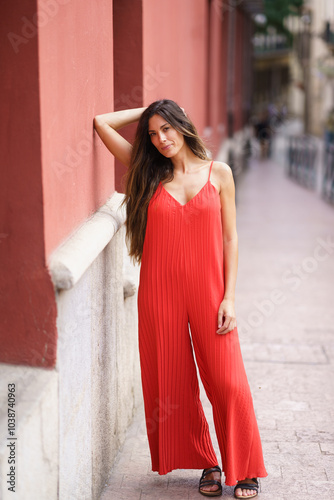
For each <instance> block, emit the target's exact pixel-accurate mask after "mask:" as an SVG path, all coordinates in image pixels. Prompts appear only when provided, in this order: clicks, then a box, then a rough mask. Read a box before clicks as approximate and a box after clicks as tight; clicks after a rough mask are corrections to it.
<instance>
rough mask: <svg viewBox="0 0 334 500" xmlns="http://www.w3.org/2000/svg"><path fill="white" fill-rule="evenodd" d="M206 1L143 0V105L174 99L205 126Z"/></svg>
mask: <svg viewBox="0 0 334 500" xmlns="http://www.w3.org/2000/svg"><path fill="white" fill-rule="evenodd" d="M206 40H207V1H206V0H197V1H196V2H195V1H194V0H183V1H182V2H180V1H179V0H169V1H168V2H157V1H156V0H143V64H144V68H143V79H144V80H143V87H144V104H146V105H147V104H149V103H151V102H153V101H155V100H156V99H163V98H168V99H173V100H175V101H176V102H177V103H178V104H179V105H180V106H182V107H184V108H185V110H186V111H187V113H188V114H189V116H190V117H191V119H192V120H193V121H194V123H195V125H196V126H197V128H198V131H199V132H200V133H202V132H203V129H204V127H205V125H206V123H205V122H206V118H205V116H206V78H207V70H208V62H207V50H206V48H207V46H206Z"/></svg>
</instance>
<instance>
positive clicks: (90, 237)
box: [49, 192, 126, 290]
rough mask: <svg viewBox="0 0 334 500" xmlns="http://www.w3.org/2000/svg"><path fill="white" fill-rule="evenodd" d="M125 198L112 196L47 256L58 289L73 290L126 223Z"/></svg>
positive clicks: (121, 195)
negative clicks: (123, 202)
mask: <svg viewBox="0 0 334 500" xmlns="http://www.w3.org/2000/svg"><path fill="white" fill-rule="evenodd" d="M124 196H125V195H124V194H122V193H118V192H115V193H114V194H113V195H112V196H111V198H110V199H109V200H108V201H107V203H106V204H105V205H103V206H102V207H101V208H100V209H99V210H98V211H97V212H95V214H94V215H92V217H91V218H90V219H88V220H87V221H86V222H84V223H83V225H82V226H80V227H79V228H78V229H77V230H76V232H75V233H74V234H73V235H72V236H70V237H69V238H68V239H67V240H66V241H65V242H64V243H63V244H62V245H60V246H59V247H58V248H57V249H56V250H55V251H54V252H53V254H52V255H51V256H50V261H49V269H50V273H51V277H52V281H53V284H54V286H55V287H56V288H57V289H62V290H69V289H70V288H72V287H73V286H74V285H75V284H76V283H77V282H78V281H79V279H80V278H81V276H82V275H83V274H84V272H85V271H86V270H87V269H88V267H89V266H90V265H91V264H92V262H94V260H95V259H96V258H97V256H98V255H99V254H100V253H101V252H102V250H103V249H104V248H105V247H106V245H107V244H108V243H109V242H110V240H111V239H112V237H113V236H114V234H115V233H116V232H117V231H118V229H119V228H120V227H121V226H122V224H123V223H124V222H125V217H126V214H125V207H124V206H122V207H121V206H120V205H121V203H122V201H123V199H124Z"/></svg>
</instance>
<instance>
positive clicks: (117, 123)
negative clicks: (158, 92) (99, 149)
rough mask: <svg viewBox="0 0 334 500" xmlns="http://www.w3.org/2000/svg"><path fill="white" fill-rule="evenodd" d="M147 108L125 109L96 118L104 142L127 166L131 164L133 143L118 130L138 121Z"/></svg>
mask: <svg viewBox="0 0 334 500" xmlns="http://www.w3.org/2000/svg"><path fill="white" fill-rule="evenodd" d="M145 109H146V107H144V108H135V109H125V110H123V111H114V112H112V113H105V114H104V115H96V116H95V118H94V127H95V129H96V131H97V133H98V134H99V136H100V138H101V140H102V142H103V143H104V144H105V146H106V147H107V148H108V149H109V151H110V152H111V153H112V154H113V155H114V156H115V157H116V158H117V159H118V160H120V161H121V162H122V163H123V164H124V165H126V166H127V167H129V165H130V159H131V151H132V145H131V144H130V143H129V142H128V141H127V140H126V139H124V137H122V136H121V134H119V133H118V132H117V130H118V129H120V128H122V127H125V126H126V125H129V124H130V123H134V122H136V121H138V120H139V118H140V117H141V115H142V113H143V112H144V111H145Z"/></svg>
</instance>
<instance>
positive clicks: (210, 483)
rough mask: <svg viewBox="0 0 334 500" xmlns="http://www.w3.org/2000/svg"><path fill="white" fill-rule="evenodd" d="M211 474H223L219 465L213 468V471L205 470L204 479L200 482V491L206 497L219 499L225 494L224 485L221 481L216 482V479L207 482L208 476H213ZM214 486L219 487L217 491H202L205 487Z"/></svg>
mask: <svg viewBox="0 0 334 500" xmlns="http://www.w3.org/2000/svg"><path fill="white" fill-rule="evenodd" d="M211 472H219V473H220V474H221V473H222V471H221V468H220V467H219V466H218V465H216V466H215V467H211V469H204V470H203V472H202V477H201V479H200V481H199V487H198V491H199V492H200V493H201V494H202V495H204V496H206V497H219V496H220V495H221V494H222V492H223V488H222V483H221V482H220V481H216V480H215V479H207V480H205V478H206V476H207V475H209V474H211ZM214 485H217V486H218V489H217V490H215V491H202V490H201V488H203V486H214Z"/></svg>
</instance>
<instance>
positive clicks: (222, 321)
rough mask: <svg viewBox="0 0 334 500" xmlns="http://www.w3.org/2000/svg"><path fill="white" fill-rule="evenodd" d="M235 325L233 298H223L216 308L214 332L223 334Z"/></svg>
mask: <svg viewBox="0 0 334 500" xmlns="http://www.w3.org/2000/svg"><path fill="white" fill-rule="evenodd" d="M236 326H237V320H236V317H235V310H234V300H231V299H224V300H223V301H222V302H221V304H220V306H219V310H218V330H217V332H216V333H219V334H225V333H228V332H231V331H232V330H233V329H234V328H235V327H236Z"/></svg>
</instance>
